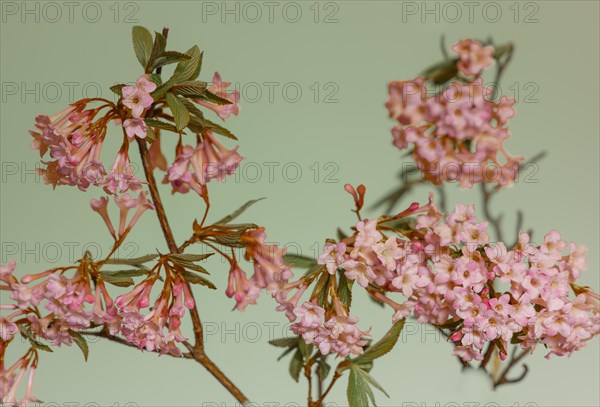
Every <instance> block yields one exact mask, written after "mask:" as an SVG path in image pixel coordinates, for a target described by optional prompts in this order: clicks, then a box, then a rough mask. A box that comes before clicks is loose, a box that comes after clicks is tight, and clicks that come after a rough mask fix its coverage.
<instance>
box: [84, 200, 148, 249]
mask: <svg viewBox="0 0 600 407" xmlns="http://www.w3.org/2000/svg"><path fill="white" fill-rule="evenodd" d="M147 195H148V192H147V191H140V193H139V194H138V197H137V198H133V197H132V196H131V195H129V194H123V195H121V196H120V197H117V196H115V197H114V199H115V203H116V204H117V206H118V207H119V209H120V214H119V229H118V234H117V232H115V228H114V226H113V224H112V221H111V220H110V217H109V215H108V198H107V197H101V198H100V199H92V200H91V201H90V207H91V208H92V210H93V211H94V212H96V213H97V214H98V215H100V217H101V218H102V220H103V221H104V223H105V224H106V227H107V228H108V231H109V233H110V234H111V236H112V237H113V238H114V239H115V240H118V239H121V238H123V237H124V236H125V235H126V234H127V233H128V232H129V231H130V230H131V229H133V227H134V226H135V224H136V223H137V221H138V220H139V219H140V217H141V216H142V214H143V213H144V212H146V211H147V210H148V209H151V210H154V209H155V208H154V204H153V203H152V202H151V201H149V200H148V198H147ZM132 209H135V210H136V211H135V212H134V214H133V217H132V218H131V219H130V220H129V223H127V217H128V214H129V211H130V210H132Z"/></svg>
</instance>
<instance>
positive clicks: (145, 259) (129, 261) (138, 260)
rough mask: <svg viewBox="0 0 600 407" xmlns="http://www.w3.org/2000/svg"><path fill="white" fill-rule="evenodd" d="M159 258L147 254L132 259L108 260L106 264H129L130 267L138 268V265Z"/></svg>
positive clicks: (156, 255)
mask: <svg viewBox="0 0 600 407" xmlns="http://www.w3.org/2000/svg"><path fill="white" fill-rule="evenodd" d="M157 257H158V254H147V255H145V256H140V257H132V258H131V259H120V258H115V259H108V260H106V261H105V262H104V263H105V264H129V265H133V266H136V265H138V264H144V263H148V262H149V261H152V260H154V259H156V258H157Z"/></svg>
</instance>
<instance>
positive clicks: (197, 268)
mask: <svg viewBox="0 0 600 407" xmlns="http://www.w3.org/2000/svg"><path fill="white" fill-rule="evenodd" d="M177 264H179V265H180V266H181V267H183V268H186V269H188V270H193V271H197V272H198V273H204V274H210V273H209V272H208V271H206V269H205V268H204V267H202V266H199V265H197V264H194V263H188V262H187V261H178V262H177Z"/></svg>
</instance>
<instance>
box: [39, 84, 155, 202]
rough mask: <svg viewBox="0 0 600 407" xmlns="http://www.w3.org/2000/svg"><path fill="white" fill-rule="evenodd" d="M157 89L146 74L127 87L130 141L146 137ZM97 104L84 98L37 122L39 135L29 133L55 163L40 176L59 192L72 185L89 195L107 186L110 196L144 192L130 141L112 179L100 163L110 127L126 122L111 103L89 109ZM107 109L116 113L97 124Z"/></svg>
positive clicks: (41, 151)
mask: <svg viewBox="0 0 600 407" xmlns="http://www.w3.org/2000/svg"><path fill="white" fill-rule="evenodd" d="M155 88H156V85H155V84H154V83H152V82H150V81H149V80H148V77H147V76H146V75H144V76H141V77H140V78H139V79H138V80H137V83H136V85H135V86H125V87H124V88H123V90H122V91H123V104H124V105H125V106H126V107H128V108H129V109H131V114H132V116H133V118H131V119H127V120H125V122H124V123H123V125H124V128H125V131H126V134H127V135H128V136H129V138H133V137H135V136H136V135H137V136H138V137H141V138H143V137H145V136H146V130H147V128H146V124H145V122H144V120H143V119H142V118H141V115H142V113H143V111H144V110H145V109H148V108H149V107H150V105H151V104H152V102H153V99H152V97H151V96H150V93H149V92H151V91H152V90H154V89H155ZM99 100H101V99H99ZM92 101H95V100H92V99H83V100H80V101H78V102H75V103H74V104H72V105H70V106H69V107H67V108H66V109H63V110H62V111H60V112H59V113H57V114H56V115H54V116H47V115H39V116H37V117H36V119H35V121H36V124H35V127H36V130H32V131H30V132H29V133H30V134H31V136H32V137H33V138H34V140H33V142H32V143H31V147H32V148H33V149H36V150H39V152H40V157H44V156H45V155H46V153H49V155H50V157H51V158H52V160H50V161H43V163H44V164H45V165H46V168H44V169H39V170H38V173H39V174H40V175H42V176H43V177H44V181H45V182H46V183H47V184H52V186H54V187H56V186H57V185H70V186H76V187H78V188H79V189H81V190H86V189H88V188H89V187H90V186H91V185H94V186H98V187H103V188H104V190H105V191H106V192H107V193H110V194H117V193H123V192H126V191H127V190H129V189H132V190H138V189H139V188H140V187H141V181H140V180H139V179H137V178H136V177H135V176H134V175H133V170H132V168H131V163H130V160H129V156H128V153H127V152H128V147H129V144H128V142H127V141H124V142H123V145H122V146H121V149H120V150H119V153H118V154H117V157H116V159H115V162H114V164H113V167H112V169H111V171H110V172H109V173H108V174H107V171H106V169H105V167H104V164H103V163H102V161H101V160H100V152H101V150H102V145H103V143H104V139H105V137H106V132H107V123H108V122H109V121H110V120H113V119H117V120H120V119H119V118H118V116H116V115H117V113H116V112H115V111H114V109H112V108H111V105H110V104H109V103H106V104H103V105H101V106H99V107H97V108H94V109H91V108H90V109H88V108H87V105H88V103H90V102H92ZM106 102H108V101H106ZM105 108H111V110H109V111H108V113H107V114H105V115H104V116H102V117H100V118H99V119H98V120H95V118H96V116H97V115H98V113H99V112H100V111H101V110H103V109H105Z"/></svg>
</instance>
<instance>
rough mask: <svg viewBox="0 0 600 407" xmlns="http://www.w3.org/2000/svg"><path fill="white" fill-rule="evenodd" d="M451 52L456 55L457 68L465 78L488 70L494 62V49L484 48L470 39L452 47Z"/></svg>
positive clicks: (489, 46)
mask: <svg viewBox="0 0 600 407" xmlns="http://www.w3.org/2000/svg"><path fill="white" fill-rule="evenodd" d="M452 51H454V52H456V53H457V54H458V63H457V64H456V66H457V68H458V69H459V70H460V72H461V73H463V74H464V75H466V76H476V75H479V74H480V73H481V72H482V71H483V70H484V69H487V68H490V67H491V66H493V65H494V63H495V62H496V61H495V60H494V47H492V46H491V45H488V46H486V47H484V46H483V45H482V44H481V43H479V42H477V41H473V40H472V39H465V40H461V41H459V42H457V43H456V44H454V45H453V46H452Z"/></svg>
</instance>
